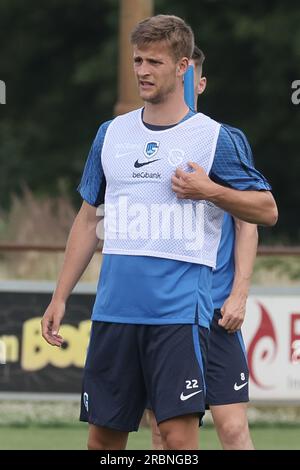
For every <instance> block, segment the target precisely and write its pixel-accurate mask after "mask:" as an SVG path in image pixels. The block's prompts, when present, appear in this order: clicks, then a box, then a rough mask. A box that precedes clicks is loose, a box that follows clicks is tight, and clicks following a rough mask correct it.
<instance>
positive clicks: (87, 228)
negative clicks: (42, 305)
mask: <svg viewBox="0 0 300 470" xmlns="http://www.w3.org/2000/svg"><path fill="white" fill-rule="evenodd" d="M99 220H100V218H99V217H97V216H96V208H95V207H93V206H90V205H89V204H87V203H86V202H83V204H82V206H81V209H80V210H79V212H78V214H77V216H76V218H75V220H74V223H73V226H72V228H71V231H70V234H69V238H68V242H67V246H66V251H65V257H64V262H63V266H62V269H61V272H60V275H59V279H58V282H57V286H56V289H55V291H54V294H53V297H52V300H51V303H50V304H49V306H48V308H47V310H46V312H45V314H44V316H43V319H42V334H43V337H44V338H45V340H46V341H47V342H48V343H50V344H52V345H53V346H61V344H62V343H63V338H62V337H61V336H60V335H59V334H58V330H59V326H60V322H61V320H62V318H63V316H64V313H65V305H66V301H67V299H68V297H69V295H70V294H71V292H72V290H73V288H74V286H75V285H76V284H77V282H78V280H79V279H80V277H81V275H82V274H83V272H84V271H85V269H86V267H87V265H88V264H89V262H90V260H91V258H92V256H93V254H94V253H95V250H96V248H97V245H98V242H99V239H98V238H97V235H96V227H97V223H98V222H99Z"/></svg>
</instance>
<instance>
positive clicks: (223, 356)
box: [206, 309, 249, 406]
mask: <svg viewBox="0 0 300 470" xmlns="http://www.w3.org/2000/svg"><path fill="white" fill-rule="evenodd" d="M220 318H222V315H221V312H220V310H219V309H216V310H215V311H214V317H213V321H212V324H211V331H210V335H209V348H208V359H207V373H206V386H207V393H206V404H207V406H209V405H228V404H232V403H241V402H248V401H249V390H248V382H249V370H248V365H247V357H246V350H245V345H244V341H243V338H242V334H241V332H240V331H238V332H236V333H232V334H230V333H227V331H226V330H225V329H224V328H223V327H221V326H219V325H218V320H219V319H220Z"/></svg>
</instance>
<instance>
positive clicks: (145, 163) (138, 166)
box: [134, 158, 161, 168]
mask: <svg viewBox="0 0 300 470" xmlns="http://www.w3.org/2000/svg"><path fill="white" fill-rule="evenodd" d="M158 160H161V158H157V159H156V160H151V161H150V162H144V163H139V161H138V160H137V161H136V162H135V164H134V168H141V167H142V166H145V165H150V163H154V162H158Z"/></svg>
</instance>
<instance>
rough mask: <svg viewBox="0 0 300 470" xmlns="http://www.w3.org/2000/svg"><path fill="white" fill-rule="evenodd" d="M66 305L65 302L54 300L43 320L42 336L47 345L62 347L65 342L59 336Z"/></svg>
mask: <svg viewBox="0 0 300 470" xmlns="http://www.w3.org/2000/svg"><path fill="white" fill-rule="evenodd" d="M65 309H66V305H65V303H64V302H58V301H54V300H52V301H51V303H50V304H49V306H48V308H47V310H46V312H45V313H44V316H43V318H42V321H41V324H42V335H43V338H44V339H45V340H46V341H47V343H49V344H51V345H52V346H58V347H60V346H61V345H62V343H63V342H64V340H63V338H62V337H61V336H60V335H59V334H58V331H59V327H60V322H61V320H62V318H63V316H64V313H65Z"/></svg>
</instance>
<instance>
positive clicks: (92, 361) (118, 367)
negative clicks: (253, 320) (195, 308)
mask: <svg viewBox="0 0 300 470" xmlns="http://www.w3.org/2000/svg"><path fill="white" fill-rule="evenodd" d="M208 335H209V332H208V329H207V328H202V327H199V326H198V325H153V326H152V325H131V324H121V323H106V322H98V321H94V322H93V324H92V330H91V339H90V344H89V348H88V354H87V359H86V365H85V368H84V377H83V388H82V399H81V414H80V420H81V421H87V422H89V423H90V424H95V425H97V426H104V427H108V428H111V429H116V430H119V431H126V432H129V431H137V430H138V427H139V423H140V420H141V417H142V415H143V412H144V409H145V407H146V403H147V399H148V398H149V401H150V403H151V407H152V409H153V412H154V414H155V417H156V420H157V422H158V423H160V422H162V421H164V420H166V419H170V418H174V417H176V416H181V415H186V414H198V415H199V419H201V418H202V416H203V414H204V412H205V383H204V373H205V371H204V369H205V364H206V351H207V345H208Z"/></svg>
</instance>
